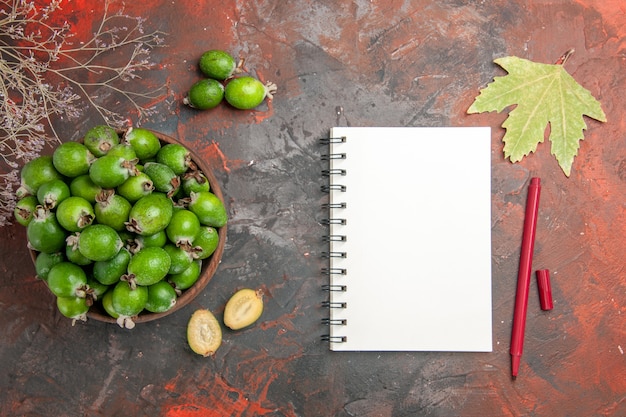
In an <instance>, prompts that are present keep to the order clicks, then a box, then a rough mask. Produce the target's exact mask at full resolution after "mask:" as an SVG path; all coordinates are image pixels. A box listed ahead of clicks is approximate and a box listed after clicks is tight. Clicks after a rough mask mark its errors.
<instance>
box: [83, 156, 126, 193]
mask: <svg viewBox="0 0 626 417" xmlns="http://www.w3.org/2000/svg"><path fill="white" fill-rule="evenodd" d="M135 165H136V162H135V161H132V160H127V159H125V158H124V157H122V156H119V155H109V154H107V155H105V156H102V157H100V158H98V159H96V160H95V161H94V162H93V163H92V164H91V167H90V168H89V177H90V178H91V180H92V181H93V182H94V184H96V185H99V186H100V187H102V188H115V187H117V186H118V185H121V184H123V183H124V181H126V180H127V179H128V177H130V176H131V175H137V172H138V171H137V168H136V166H135Z"/></svg>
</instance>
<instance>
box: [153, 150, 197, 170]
mask: <svg viewBox="0 0 626 417" xmlns="http://www.w3.org/2000/svg"><path fill="white" fill-rule="evenodd" d="M156 160H157V162H159V163H161V164H164V165H167V166H168V167H170V168H171V169H172V171H174V172H175V173H176V175H183V174H184V173H185V172H187V170H188V169H192V170H194V169H198V167H197V166H196V164H195V163H194V162H193V160H192V158H191V152H190V151H189V150H188V149H187V148H186V147H184V146H183V145H181V144H180V143H168V144H166V145H163V147H161V149H160V150H159V153H157V156H156Z"/></svg>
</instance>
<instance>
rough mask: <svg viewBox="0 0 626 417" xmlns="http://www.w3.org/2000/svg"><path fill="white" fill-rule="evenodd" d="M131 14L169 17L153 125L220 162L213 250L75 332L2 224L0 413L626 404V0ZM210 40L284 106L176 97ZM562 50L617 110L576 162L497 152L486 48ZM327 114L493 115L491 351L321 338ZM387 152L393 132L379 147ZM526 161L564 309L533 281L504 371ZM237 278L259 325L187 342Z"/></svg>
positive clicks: (445, 412)
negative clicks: (109, 320) (188, 298)
mask: <svg viewBox="0 0 626 417" xmlns="http://www.w3.org/2000/svg"><path fill="white" fill-rule="evenodd" d="M94 4H96V3H94V2H86V1H73V2H72V3H69V4H67V5H65V7H64V10H63V11H64V12H65V13H67V18H68V20H69V21H70V23H71V24H72V25H75V27H76V30H80V31H83V32H85V33H87V35H88V34H89V32H90V30H91V24H92V22H93V21H94V16H96V15H97V14H98V13H99V11H98V10H94V7H96V6H94ZM120 4H121V2H115V3H114V4H113V5H112V6H111V7H112V9H114V8H115V7H118V8H119V6H120ZM125 10H126V12H127V13H129V14H132V15H136V16H142V17H144V18H146V19H147V20H146V22H145V24H144V25H145V27H146V29H147V30H153V29H157V28H158V29H161V30H163V31H165V32H167V33H168V35H167V38H166V43H167V46H166V47H164V48H161V49H159V50H156V51H155V52H154V53H153V58H154V59H156V60H157V62H158V63H159V69H158V70H155V71H153V72H151V73H148V74H142V75H143V79H142V80H139V81H138V82H142V83H145V85H146V88H148V87H150V86H154V85H162V84H165V85H166V86H167V88H168V89H169V91H170V93H171V95H172V96H171V98H172V100H171V102H170V101H168V102H165V103H162V104H163V109H162V110H161V111H160V113H159V114H157V115H155V116H153V117H152V118H151V119H150V120H147V121H146V123H145V124H144V125H145V126H146V127H150V128H153V129H156V130H160V131H163V132H164V133H166V134H170V135H172V136H176V137H178V138H179V139H181V140H182V141H183V142H185V143H186V144H187V145H188V146H189V147H191V148H193V149H194V150H195V151H196V152H197V153H198V154H199V155H201V156H202V157H204V158H206V160H207V161H209V162H210V163H211V164H212V166H213V169H214V172H215V174H216V176H217V177H218V180H219V181H220V182H221V184H222V190H223V192H224V196H225V198H226V200H227V201H228V208H229V213H230V223H229V229H228V241H227V243H226V249H225V252H224V257H223V260H222V264H221V265H220V267H219V268H218V271H217V274H216V275H215V277H214V278H213V280H212V281H211V285H209V286H208V287H207V288H206V289H205V291H204V292H203V293H202V294H201V295H200V296H199V297H198V298H197V299H196V300H194V302H192V303H191V304H190V305H189V306H187V307H186V308H185V309H182V310H180V311H178V312H176V313H175V314H174V315H172V316H169V317H166V318H164V319H161V320H158V321H156V322H150V323H142V324H141V325H138V326H137V327H136V328H135V329H134V330H132V331H127V330H123V329H120V328H119V327H117V326H116V325H111V324H105V323H99V322H95V321H90V322H88V323H86V324H80V323H79V324H77V325H76V326H74V327H72V326H71V323H70V321H69V320H68V319H66V318H64V317H62V316H60V314H59V313H57V312H56V307H55V306H54V303H53V297H52V296H51V295H50V294H49V292H48V290H47V289H46V288H45V286H44V285H43V284H42V283H41V282H38V281H37V280H36V279H35V277H34V268H33V266H32V264H31V263H30V259H29V255H28V251H27V250H26V247H25V245H26V241H25V231H24V229H23V228H22V227H21V226H11V227H5V228H3V231H2V239H1V240H0V242H1V243H0V244H1V245H2V246H1V247H2V270H1V271H0V272H2V278H1V281H0V282H1V283H2V284H1V286H0V314H1V316H2V319H1V320H0V334H1V335H2V341H1V342H0V358H1V361H2V362H1V363H0V369H2V372H1V373H0V408H1V409H2V413H1V414H2V415H6V416H15V415H28V416H38V415H59V416H82V415H107V416H108V415H135V416H142V415H163V416H170V417H192V416H193V417H195V416H487V417H488V416H624V415H626V377H625V376H626V355H625V354H624V349H626V326H625V323H624V320H625V319H624V317H626V268H625V266H624V265H625V263H624V254H625V253H626V239H625V238H624V236H625V235H626V233H625V232H626V142H625V139H624V138H625V132H626V118H624V111H625V110H626V109H625V106H624V103H625V102H624V98H623V97H624V96H623V92H624V91H626V71H625V69H626V61H625V55H624V53H625V51H626V41H625V39H626V5H625V4H624V2H622V1H619V0H596V1H592V0H585V1H583V0H578V1H571V0H560V1H559V0H557V1H522V0H513V1H508V0H507V1H504V0H496V1H484V2H478V1H476V2H469V1H462V0H445V1H437V2H435V1H432V2H426V1H398V0H385V1H306V0H294V1H289V2H285V1H280V0H266V1H230V0H226V1H219V2H218V1H169V0H158V1H156V0H155V1H145V2H126V4H125ZM211 48H221V49H226V50H229V51H231V52H232V53H234V54H235V55H236V56H245V57H246V67H247V68H248V69H249V70H250V71H251V72H252V73H253V74H254V75H256V76H258V77H260V78H261V79H262V80H271V81H273V82H275V83H276V84H277V85H278V94H277V95H276V96H275V99H274V101H273V102H272V103H271V104H269V105H263V106H262V107H260V108H259V109H258V110H256V111H235V110H233V109H231V108H229V107H227V106H220V107H219V108H217V109H214V110H212V111H209V112H197V111H192V110H191V109H188V108H185V107H183V106H182V105H181V100H182V98H183V96H184V94H185V92H186V90H187V89H188V88H189V86H190V85H191V84H192V83H193V82H194V81H196V80H197V79H198V78H199V77H200V74H199V73H198V71H197V69H196V60H197V59H198V57H199V56H200V54H201V53H202V52H203V51H204V50H207V49H211ZM571 48H574V49H575V50H576V52H575V53H574V54H573V55H572V56H571V57H570V58H569V60H568V61H567V63H566V65H565V67H566V69H567V70H568V71H569V72H570V74H572V76H573V77H574V78H575V79H576V80H577V81H578V82H579V83H581V84H582V85H583V86H584V87H586V88H587V89H589V90H590V91H591V93H592V94H593V95H594V96H595V97H596V98H597V99H598V100H599V101H600V102H601V103H602V106H603V109H604V111H605V113H606V114H607V119H608V122H607V123H599V122H596V121H593V120H587V121H586V122H587V125H588V130H587V131H586V133H585V140H584V141H582V142H581V144H580V150H579V154H578V156H577V157H576V159H575V160H574V165H573V169H572V174H571V177H570V178H567V177H565V176H564V175H563V173H562V171H561V169H560V168H559V167H558V165H557V163H556V160H555V159H554V157H553V156H551V155H550V150H549V144H548V143H547V142H544V143H543V144H540V145H539V146H538V149H537V152H536V153H535V154H533V155H531V156H529V157H527V158H525V159H524V160H523V161H522V162H521V163H518V164H511V163H510V162H509V161H505V160H504V159H503V156H502V142H501V139H502V136H503V134H504V131H503V130H502V129H501V128H500V127H499V126H500V125H501V123H502V122H503V121H504V120H505V117H506V114H495V113H490V114H480V115H471V116H470V115H467V114H466V110H467V108H468V107H469V106H470V104H471V103H472V101H473V99H474V97H475V96H476V95H477V94H478V91H479V89H480V88H482V87H484V86H485V85H486V84H487V83H488V82H489V81H491V80H492V79H493V77H494V75H502V71H501V70H500V69H498V68H497V67H496V66H495V65H494V64H493V62H492V61H493V59H495V58H497V57H501V56H507V55H515V56H519V57H522V58H527V59H531V60H533V61H537V62H544V63H553V62H555V61H556V60H557V59H558V58H559V57H560V56H561V55H562V54H563V53H564V52H565V51H567V50H569V49H571ZM92 124H93V119H90V118H89V117H85V118H83V119H82V120H81V121H80V122H79V123H78V124H76V125H75V126H72V127H65V128H64V133H65V135H66V137H67V139H75V138H78V137H80V135H82V134H84V132H85V131H86V129H87V128H88V127H90V126H91V125H92ZM334 125H353V126H357V125H365V126H368V125H385V126H405V125H406V126H420V125H423V126H439V125H451V126H460V125H487V126H491V127H492V128H493V130H492V132H493V133H492V150H493V154H492V155H493V157H492V166H493V168H492V172H493V183H492V185H493V204H492V218H493V229H492V241H493V334H494V345H493V349H494V350H493V352H492V353H469V354H468V353H417V352H416V353H392V352H388V353H375V352H369V353H336V352H335V353H331V352H329V351H328V348H327V346H326V345H324V344H323V343H321V342H320V339H319V336H320V334H322V333H323V332H324V330H325V329H324V328H323V327H322V326H321V325H320V320H321V318H322V317H324V316H325V312H324V311H323V309H322V308H321V307H320V301H321V300H322V299H323V297H324V295H323V294H322V291H321V290H320V286H321V285H322V284H323V283H324V277H323V276H322V275H321V274H320V273H319V270H320V268H321V267H322V266H323V260H322V259H321V258H320V256H319V255H320V253H321V252H322V251H323V250H324V249H326V248H325V246H324V243H323V242H322V241H321V236H322V235H324V233H325V227H324V226H322V225H321V224H320V223H319V220H320V219H321V218H322V217H323V213H322V212H321V210H320V204H321V203H323V202H325V201H326V197H327V196H325V195H324V194H322V193H321V192H320V185H321V182H322V179H321V177H320V175H319V171H320V170H321V169H322V168H323V164H322V162H321V161H320V160H319V155H320V153H322V151H323V150H322V149H320V146H319V144H318V140H319V138H321V137H324V136H325V135H327V134H328V129H329V128H330V127H331V126H334ZM393 157H394V155H393V154H390V153H387V152H385V145H384V142H383V141H381V158H393ZM373 169H375V167H373ZM381 175H384V173H381ZM535 176H536V177H540V178H541V179H542V196H541V210H540V214H539V219H538V225H537V237H536V243H535V256H534V260H533V268H535V269H543V268H548V269H550V271H551V275H552V277H551V278H552V294H553V298H554V309H553V310H551V311H542V310H541V309H540V306H539V299H538V294H537V291H536V286H534V284H533V285H531V291H530V299H529V308H528V318H527V324H526V336H525V345H524V355H523V357H522V361H521V368H520V375H519V376H518V378H517V380H515V381H512V379H511V376H510V356H509V344H510V335H511V324H512V318H513V304H514V299H515V287H516V278H517V269H518V265H519V254H520V245H521V233H522V227H523V218H524V207H525V197H526V192H525V191H526V188H527V184H528V181H529V178H531V177H535ZM373 198H379V199H382V200H384V201H386V202H387V204H388V217H387V219H386V221H394V222H397V221H411V219H396V218H394V216H393V205H394V204H396V203H398V199H399V198H400V196H385V195H384V190H373ZM460 203H462V202H460ZM377 239H380V240H377V241H375V242H373V244H384V238H377ZM450 256H451V261H453V260H454V254H450ZM381 285H384V282H382V281H381ZM244 286H246V287H258V288H263V290H264V292H265V294H267V296H266V307H265V311H264V313H263V316H262V317H261V319H260V321H259V322H258V323H257V324H256V325H255V326H253V327H251V328H248V329H245V330H243V331H239V332H232V331H225V332H224V343H223V345H222V347H221V348H220V349H219V350H218V352H217V354H216V355H215V357H212V358H203V357H201V356H198V355H195V354H193V353H192V352H191V350H190V349H189V347H188V346H187V344H186V340H185V327H186V323H187V321H188V319H189V317H190V315H191V313H192V312H193V311H194V310H195V309H196V308H209V309H211V310H212V311H213V312H215V314H216V315H217V316H218V318H221V314H222V312H223V307H224V304H225V302H226V300H227V299H228V297H229V296H230V295H231V294H232V293H233V292H234V291H235V290H236V289H238V288H240V287H244ZM373 291H375V289H373ZM372 308H376V306H372ZM380 314H385V312H384V311H381V312H380ZM390 319H393V318H390ZM378 330H379V329H372V331H374V332H376V331H378Z"/></svg>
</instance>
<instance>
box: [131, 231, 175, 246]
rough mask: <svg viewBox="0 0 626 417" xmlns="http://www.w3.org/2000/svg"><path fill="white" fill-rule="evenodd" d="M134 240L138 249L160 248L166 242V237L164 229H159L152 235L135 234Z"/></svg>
mask: <svg viewBox="0 0 626 417" xmlns="http://www.w3.org/2000/svg"><path fill="white" fill-rule="evenodd" d="M135 242H136V244H137V247H138V248H139V249H142V248H150V247H157V248H162V247H163V246H165V244H166V243H167V242H168V239H167V234H166V233H165V230H161V231H158V232H156V233H155V234H152V235H146V236H142V235H137V236H136V237H135Z"/></svg>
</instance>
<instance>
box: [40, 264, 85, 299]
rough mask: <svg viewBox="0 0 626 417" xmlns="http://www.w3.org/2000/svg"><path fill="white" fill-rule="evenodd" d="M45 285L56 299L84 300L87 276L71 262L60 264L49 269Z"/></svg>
mask: <svg viewBox="0 0 626 417" xmlns="http://www.w3.org/2000/svg"><path fill="white" fill-rule="evenodd" d="M47 283H48V288H50V291H52V293H53V294H54V295H56V296H57V297H82V298H85V296H86V295H87V292H86V291H87V274H86V273H85V270H84V269H83V268H81V267H80V266H78V265H76V264H73V263H72V262H68V261H64V262H60V263H58V264H56V265H54V266H53V267H52V268H50V271H49V272H48V279H47Z"/></svg>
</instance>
